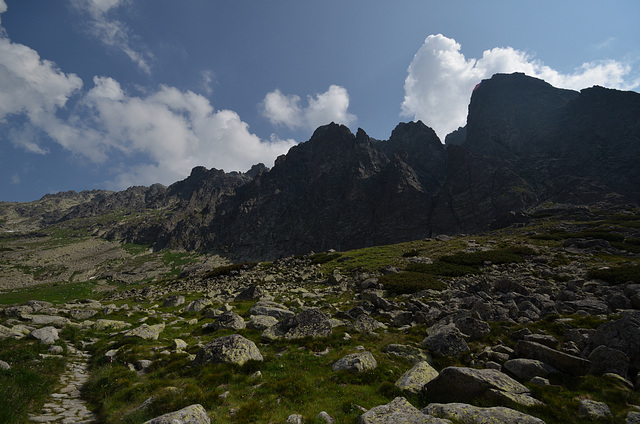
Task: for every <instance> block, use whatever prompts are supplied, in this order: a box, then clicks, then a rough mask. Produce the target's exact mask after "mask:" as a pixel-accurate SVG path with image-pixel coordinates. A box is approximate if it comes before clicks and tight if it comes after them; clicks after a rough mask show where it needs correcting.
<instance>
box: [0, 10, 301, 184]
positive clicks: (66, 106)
mask: <svg viewBox="0 0 640 424" xmlns="http://www.w3.org/2000/svg"><path fill="white" fill-rule="evenodd" d="M121 3H122V1H116V0H93V1H91V2H89V3H87V4H88V5H89V6H88V7H92V8H95V10H97V11H98V12H101V13H102V12H108V11H109V10H110V9H111V8H113V7H117V6H118V5H120V4H121ZM3 7H4V10H6V4H5V3H4V1H3V0H0V12H1V11H2V10H3ZM91 10H93V9H91ZM98 12H96V13H98ZM92 13H93V12H92ZM82 87H83V82H82V80H81V79H80V78H79V77H78V76H77V75H75V74H65V73H64V72H62V71H61V70H60V69H59V68H58V67H57V66H56V65H55V63H53V62H51V61H48V60H45V59H42V58H41V57H40V56H39V54H38V53H37V52H36V51H35V50H33V49H31V48H30V47H27V46H25V45H22V44H18V43H13V42H11V40H10V39H9V38H7V37H6V35H5V33H0V129H1V130H2V131H0V140H4V141H8V142H10V143H12V144H13V145H14V146H17V147H19V148H21V149H23V150H25V151H27V152H29V153H33V154H40V155H46V154H49V153H50V151H51V149H50V147H51V146H52V145H54V144H56V143H57V144H58V145H60V146H62V147H63V148H64V149H65V150H67V151H69V152H71V153H72V154H73V155H75V156H76V157H82V158H85V159H86V161H89V162H92V163H95V164H98V165H100V166H102V167H103V168H102V169H105V168H110V173H111V174H112V175H113V174H115V175H116V176H115V177H111V181H110V186H109V187H108V188H114V189H124V188H126V187H128V186H130V185H140V184H144V185H149V184H153V183H156V182H160V183H163V184H170V183H173V182H174V181H176V180H179V179H182V178H185V177H186V176H187V175H189V173H190V171H191V169H192V168H193V167H194V166H200V165H202V166H206V167H215V168H219V169H225V170H226V171H233V170H235V171H246V170H248V169H249V168H250V167H251V166H252V165H254V164H256V163H259V162H263V163H265V164H267V166H270V165H271V164H272V163H273V161H274V160H275V158H276V157H278V156H279V155H281V154H283V153H286V152H287V150H288V149H289V148H290V147H292V146H293V145H294V144H295V141H294V140H282V139H279V138H277V137H275V136H272V137H271V139H270V140H262V139H260V137H258V136H257V135H255V134H253V133H251V132H250V131H249V125H248V124H247V123H245V122H244V121H242V119H241V118H240V116H239V115H238V114H237V113H236V112H234V111H231V110H215V109H214V108H213V106H212V105H211V103H210V102H209V100H208V99H207V98H206V97H204V96H202V95H199V94H196V93H194V92H192V91H181V90H179V89H177V88H175V87H170V86H164V85H162V86H160V87H158V88H157V89H155V90H151V91H149V92H146V93H145V94H144V95H135V94H131V93H128V92H127V90H125V89H123V88H122V86H121V85H120V83H119V82H118V81H116V80H115V79H113V78H109V77H104V76H100V77H94V79H93V87H92V88H90V89H89V90H84V91H83V90H82ZM71 98H73V99H74V101H73V102H70V101H69V100H70V99H71ZM114 157H115V158H118V160H120V161H121V162H122V165H116V166H115V167H114V165H113V163H114Z"/></svg>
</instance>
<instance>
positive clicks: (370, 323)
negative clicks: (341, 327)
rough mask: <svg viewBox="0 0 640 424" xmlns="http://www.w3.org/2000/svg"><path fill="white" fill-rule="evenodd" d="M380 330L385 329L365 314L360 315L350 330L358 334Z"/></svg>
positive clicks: (381, 324) (384, 326)
mask: <svg viewBox="0 0 640 424" xmlns="http://www.w3.org/2000/svg"><path fill="white" fill-rule="evenodd" d="M380 328H387V326H386V325H384V324H383V323H381V322H380V321H377V320H375V319H373V318H371V317H370V316H369V315H367V314H360V315H358V317H357V318H356V319H355V321H354V322H353V324H352V325H351V329H352V330H355V331H357V332H360V333H371V332H374V331H376V330H378V329H380Z"/></svg>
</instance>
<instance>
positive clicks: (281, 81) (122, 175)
mask: <svg viewBox="0 0 640 424" xmlns="http://www.w3.org/2000/svg"><path fill="white" fill-rule="evenodd" d="M638 16H640V2H638V1H637V0H626V1H615V0H612V1H610V2H602V1H592V0H563V1H560V2H559V1H556V0H553V1H548V0H539V1H535V2H522V1H512V0H486V1H482V2H479V1H477V0H467V1H462V0H451V1H437V2H436V1H428V0H397V1H394V2H389V1H382V0H325V1H322V2H312V1H305V0H271V1H251V2H250V1H247V0H230V1H218V0H0V201H21V202H23V201H32V200H36V199H39V198H40V197H42V196H43V195H45V194H47V193H55V192H58V191H67V190H75V191H81V190H91V189H96V188H99V189H108V190H122V189H125V188H127V187H129V186H132V185H145V186H148V185H151V184H154V183H161V184H165V185H169V184H171V183H173V182H175V181H178V180H181V179H184V178H186V177H187V176H188V175H189V173H190V171H191V169H192V168H193V167H195V166H205V167H207V168H217V169H224V170H225V171H227V172H229V171H242V172H244V171H247V170H248V169H249V168H250V167H251V166H252V165H253V164H256V163H259V162H262V163H264V164H265V165H266V166H268V167H271V166H273V162H274V160H275V158H276V157H278V156H279V155H282V154H285V153H286V152H287V151H288V149H289V148H291V147H292V146H293V145H295V144H296V143H299V142H304V141H306V140H308V139H309V138H310V137H311V135H312V134H313V131H314V129H315V128H317V127H318V126H320V125H324V124H327V123H329V122H332V121H333V122H337V123H341V124H345V125H347V126H348V127H349V128H351V130H352V131H354V132H355V131H356V130H357V129H358V128H359V127H360V128H363V129H364V130H365V131H366V132H367V133H368V134H369V135H370V136H372V137H374V138H377V139H382V140H385V139H388V138H389V135H390V134H391V131H392V130H393V129H394V128H395V126H396V125H397V124H398V123H399V122H407V121H413V120H422V121H423V122H424V123H425V124H426V125H428V126H430V127H432V128H433V129H434V130H435V131H436V133H437V134H438V135H439V137H440V138H441V140H444V138H445V136H446V135H447V134H448V133H450V132H451V131H453V130H455V129H457V128H458V127H460V126H463V125H464V124H465V120H466V114H467V107H468V104H469V100H470V97H471V92H472V90H473V87H475V85H476V84H477V83H479V82H480V81H481V80H482V79H486V78H490V77H491V75H493V74H495V73H498V72H502V73H505V72H506V73H511V72H525V73H526V74H528V75H531V76H535V77H538V78H542V79H544V80H545V81H547V82H549V83H551V84H552V85H554V86H556V87H562V88H570V89H576V90H579V89H582V88H587V87H590V86H593V85H601V86H605V87H611V88H617V89H623V90H634V91H638V90H639V89H640V25H638V24H637V19H638Z"/></svg>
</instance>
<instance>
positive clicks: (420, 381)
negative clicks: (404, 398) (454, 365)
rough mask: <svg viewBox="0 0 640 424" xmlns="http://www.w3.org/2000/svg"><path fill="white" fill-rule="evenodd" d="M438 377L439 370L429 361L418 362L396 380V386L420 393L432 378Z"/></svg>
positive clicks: (406, 390) (403, 389) (405, 390)
mask: <svg viewBox="0 0 640 424" xmlns="http://www.w3.org/2000/svg"><path fill="white" fill-rule="evenodd" d="M436 377H438V371H436V370H435V368H433V367H432V366H431V365H429V363H428V362H426V361H423V362H418V363H417V364H415V365H414V366H413V367H412V368H411V369H410V370H409V371H407V372H405V373H404V374H403V375H402V376H401V377H400V378H399V379H398V381H396V387H397V388H399V389H400V390H402V391H403V392H409V393H413V394H418V393H420V392H421V391H422V389H423V388H424V386H425V385H426V384H427V383H428V382H430V381H431V380H433V379H435V378H436Z"/></svg>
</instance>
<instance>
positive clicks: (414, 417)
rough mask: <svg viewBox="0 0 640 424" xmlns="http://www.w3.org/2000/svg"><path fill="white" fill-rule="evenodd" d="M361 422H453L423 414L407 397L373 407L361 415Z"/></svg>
mask: <svg viewBox="0 0 640 424" xmlns="http://www.w3.org/2000/svg"><path fill="white" fill-rule="evenodd" d="M358 423H359V424H451V421H449V420H447V419H440V418H435V417H432V416H431V415H427V414H423V413H422V412H420V410H419V409H418V408H416V407H415V406H413V405H411V404H410V403H409V402H408V401H407V400H406V399H405V398H403V397H397V398H395V399H394V400H392V401H391V402H389V403H387V404H386V405H380V406H376V407H375V408H371V409H370V410H368V411H367V412H365V413H364V414H362V415H361V416H360V419H359V420H358Z"/></svg>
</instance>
